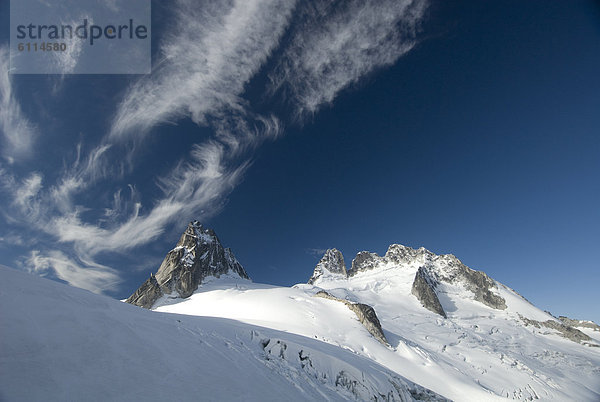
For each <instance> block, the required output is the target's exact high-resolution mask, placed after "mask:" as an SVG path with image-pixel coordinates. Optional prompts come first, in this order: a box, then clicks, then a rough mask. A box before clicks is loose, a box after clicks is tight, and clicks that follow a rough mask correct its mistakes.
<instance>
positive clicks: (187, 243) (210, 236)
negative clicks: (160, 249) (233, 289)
mask: <svg viewBox="0 0 600 402" xmlns="http://www.w3.org/2000/svg"><path fill="white" fill-rule="evenodd" d="M221 275H233V276H238V277H240V278H244V279H249V277H248V274H247V273H246V271H245V270H244V268H243V267H242V265H241V264H240V263H239V262H238V261H237V259H236V258H235V256H234V255H233V252H232V251H231V249H229V248H227V249H226V248H224V247H223V246H222V245H221V242H220V241H219V238H218V237H217V235H216V233H215V232H214V231H213V230H212V229H207V228H204V227H203V226H202V224H201V223H200V222H198V221H192V222H190V223H189V224H188V226H187V228H186V229H185V231H184V232H183V234H182V235H181V237H180V238H179V241H178V242H177V244H176V246H175V248H174V249H173V250H171V251H169V252H168V253H167V255H166V257H165V259H164V260H163V262H162V264H161V265H160V267H159V268H158V271H157V272H156V275H150V278H149V279H148V280H146V282H144V283H143V284H142V286H140V288H139V289H138V290H136V291H135V293H133V294H132V295H131V296H130V297H129V298H128V299H127V302H128V303H131V304H135V305H137V306H140V307H144V308H151V307H152V305H154V303H155V302H156V300H158V299H159V298H160V297H161V296H163V295H165V294H167V295H174V297H181V298H186V297H189V296H191V294H192V293H193V292H194V291H195V290H196V289H198V286H199V285H200V284H201V283H202V281H203V280H204V279H205V278H207V277H209V276H214V277H217V278H218V277H220V276H221Z"/></svg>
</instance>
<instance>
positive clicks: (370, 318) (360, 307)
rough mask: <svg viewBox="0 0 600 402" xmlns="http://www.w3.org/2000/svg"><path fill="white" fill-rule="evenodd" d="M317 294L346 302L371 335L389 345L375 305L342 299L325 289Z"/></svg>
mask: <svg viewBox="0 0 600 402" xmlns="http://www.w3.org/2000/svg"><path fill="white" fill-rule="evenodd" d="M315 296H317V297H322V298H324V299H329V300H335V301H338V302H342V303H344V304H345V305H346V306H347V307H348V308H349V309H350V310H352V311H353V312H354V314H356V317H357V318H358V320H359V321H360V323H361V324H362V325H363V326H364V327H365V328H366V329H367V331H369V333H370V334H371V335H373V336H374V337H375V339H377V340H378V341H379V342H381V343H383V344H384V345H389V343H388V341H387V339H386V338H385V335H384V333H383V329H382V328H381V323H380V322H379V318H378V317H377V314H376V313H375V310H374V309H373V307H371V306H369V305H368V304H363V303H353V302H351V301H348V300H344V299H340V298H339V297H335V296H333V295H330V294H329V293H327V292H325V291H323V290H321V291H319V292H317V294H316V295H315Z"/></svg>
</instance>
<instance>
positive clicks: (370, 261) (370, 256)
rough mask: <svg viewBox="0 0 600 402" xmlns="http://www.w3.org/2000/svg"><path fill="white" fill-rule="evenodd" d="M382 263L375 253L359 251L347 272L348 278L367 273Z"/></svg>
mask: <svg viewBox="0 0 600 402" xmlns="http://www.w3.org/2000/svg"><path fill="white" fill-rule="evenodd" d="M382 262H383V259H382V258H381V257H380V256H378V255H377V254H376V253H371V252H368V251H360V252H359V253H358V254H356V257H354V259H353V260H352V267H351V268H350V271H348V276H354V275H356V274H358V273H359V272H363V271H368V270H371V269H373V268H376V267H377V266H378V265H379V264H381V263H382Z"/></svg>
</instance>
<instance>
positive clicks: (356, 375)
mask: <svg viewBox="0 0 600 402" xmlns="http://www.w3.org/2000/svg"><path fill="white" fill-rule="evenodd" d="M0 278H1V280H0V400H1V401H7V402H12V401H133V400H144V401H197V400H214V401H223V400H226V401H236V400H237V401H248V400H256V401H281V400H286V401H305V400H356V399H358V400H369V399H375V398H377V399H379V400H383V399H385V398H389V399H390V400H412V399H413V398H418V399H424V400H436V399H439V397H438V396H436V395H435V394H433V393H431V392H429V391H427V390H425V389H423V388H421V387H419V386H416V385H415V384H413V383H411V382H410V381H407V380H405V379H403V378H402V377H400V376H399V375H397V374H394V373H393V372H391V371H390V370H388V369H385V368H384V367H382V366H381V365H379V364H377V363H376V362H374V361H371V360H369V359H366V358H365V357H362V356H359V355H357V354H353V353H351V352H350V351H347V350H344V349H341V348H338V347H336V346H333V345H330V344H328V343H324V342H321V341H319V340H315V339H309V338H306V337H302V336H299V335H295V334H291V333H285V332H281V331H277V330H274V329H267V328H261V327H258V326H255V325H248V324H245V323H241V322H237V321H232V320H227V319H224V318H210V317H191V316H182V315H176V314H164V313H158V312H152V311H148V310H144V309H142V308H139V307H135V306H131V305H129V304H126V303H122V302H119V301H116V300H112V299H110V298H107V297H102V296H98V295H95V294H92V293H89V292H87V291H83V290H80V289H75V288H71V287H69V286H66V285H63V284H59V283H56V282H52V281H49V280H46V279H42V278H38V277H35V276H32V275H29V274H25V273H22V272H19V271H15V270H11V269H7V268H4V267H1V266H0ZM244 283H246V284H249V282H247V281H244ZM271 289H272V290H273V291H274V292H277V289H275V288H269V287H258V290H259V291H261V292H262V291H266V292H268V291H270V290H271ZM234 291H235V290H234ZM238 291H239V292H241V290H238ZM332 308H335V307H333V306H332ZM275 318H278V317H275ZM266 321H268V320H266Z"/></svg>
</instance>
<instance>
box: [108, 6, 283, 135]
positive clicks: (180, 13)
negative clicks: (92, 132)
mask: <svg viewBox="0 0 600 402" xmlns="http://www.w3.org/2000/svg"><path fill="white" fill-rule="evenodd" d="M294 4H295V1H291V0H237V1H233V2H202V3H199V2H197V1H193V0H180V1H178V2H177V3H176V7H175V11H174V13H175V23H176V27H177V28H175V29H174V31H173V32H171V33H169V34H168V36H167V39H166V40H165V41H164V42H163V43H162V46H161V59H160V60H157V62H156V63H155V69H154V71H153V73H152V75H151V76H149V77H148V78H145V79H142V80H140V81H138V82H137V83H136V84H134V85H133V86H132V87H131V88H130V90H129V91H128V93H127V95H126V96H125V98H124V99H123V101H122V102H121V104H120V106H119V109H118V110H117V113H116V116H115V118H114V121H113V126H112V130H111V138H112V139H116V138H121V137H126V138H129V137H130V136H136V135H137V136H141V135H144V134H146V133H147V131H148V130H149V129H150V128H152V127H153V126H155V125H157V124H160V123H165V122H170V121H175V120H177V119H179V118H181V117H183V116H190V117H191V118H192V119H193V120H194V121H195V122H197V123H200V124H206V123H207V118H208V115H210V114H215V113H218V112H219V111H222V110H224V109H227V110H229V111H234V112H235V110H236V109H237V110H238V113H239V111H242V113H243V106H242V103H243V102H242V101H241V99H240V98H239V96H240V95H241V94H242V92H243V91H244V88H245V85H246V84H247V83H248V82H249V81H250V79H251V78H252V77H253V76H254V75H255V74H256V73H257V72H258V70H259V69H260V68H261V66H262V65H263V64H264V63H265V61H266V60H267V58H268V57H269V56H270V54H271V52H272V51H273V49H274V48H275V47H276V46H277V45H278V43H279V39H280V37H281V35H282V34H283V33H284V31H285V29H286V27H287V25H288V20H289V18H290V16H291V12H292V10H293V8H294Z"/></svg>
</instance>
